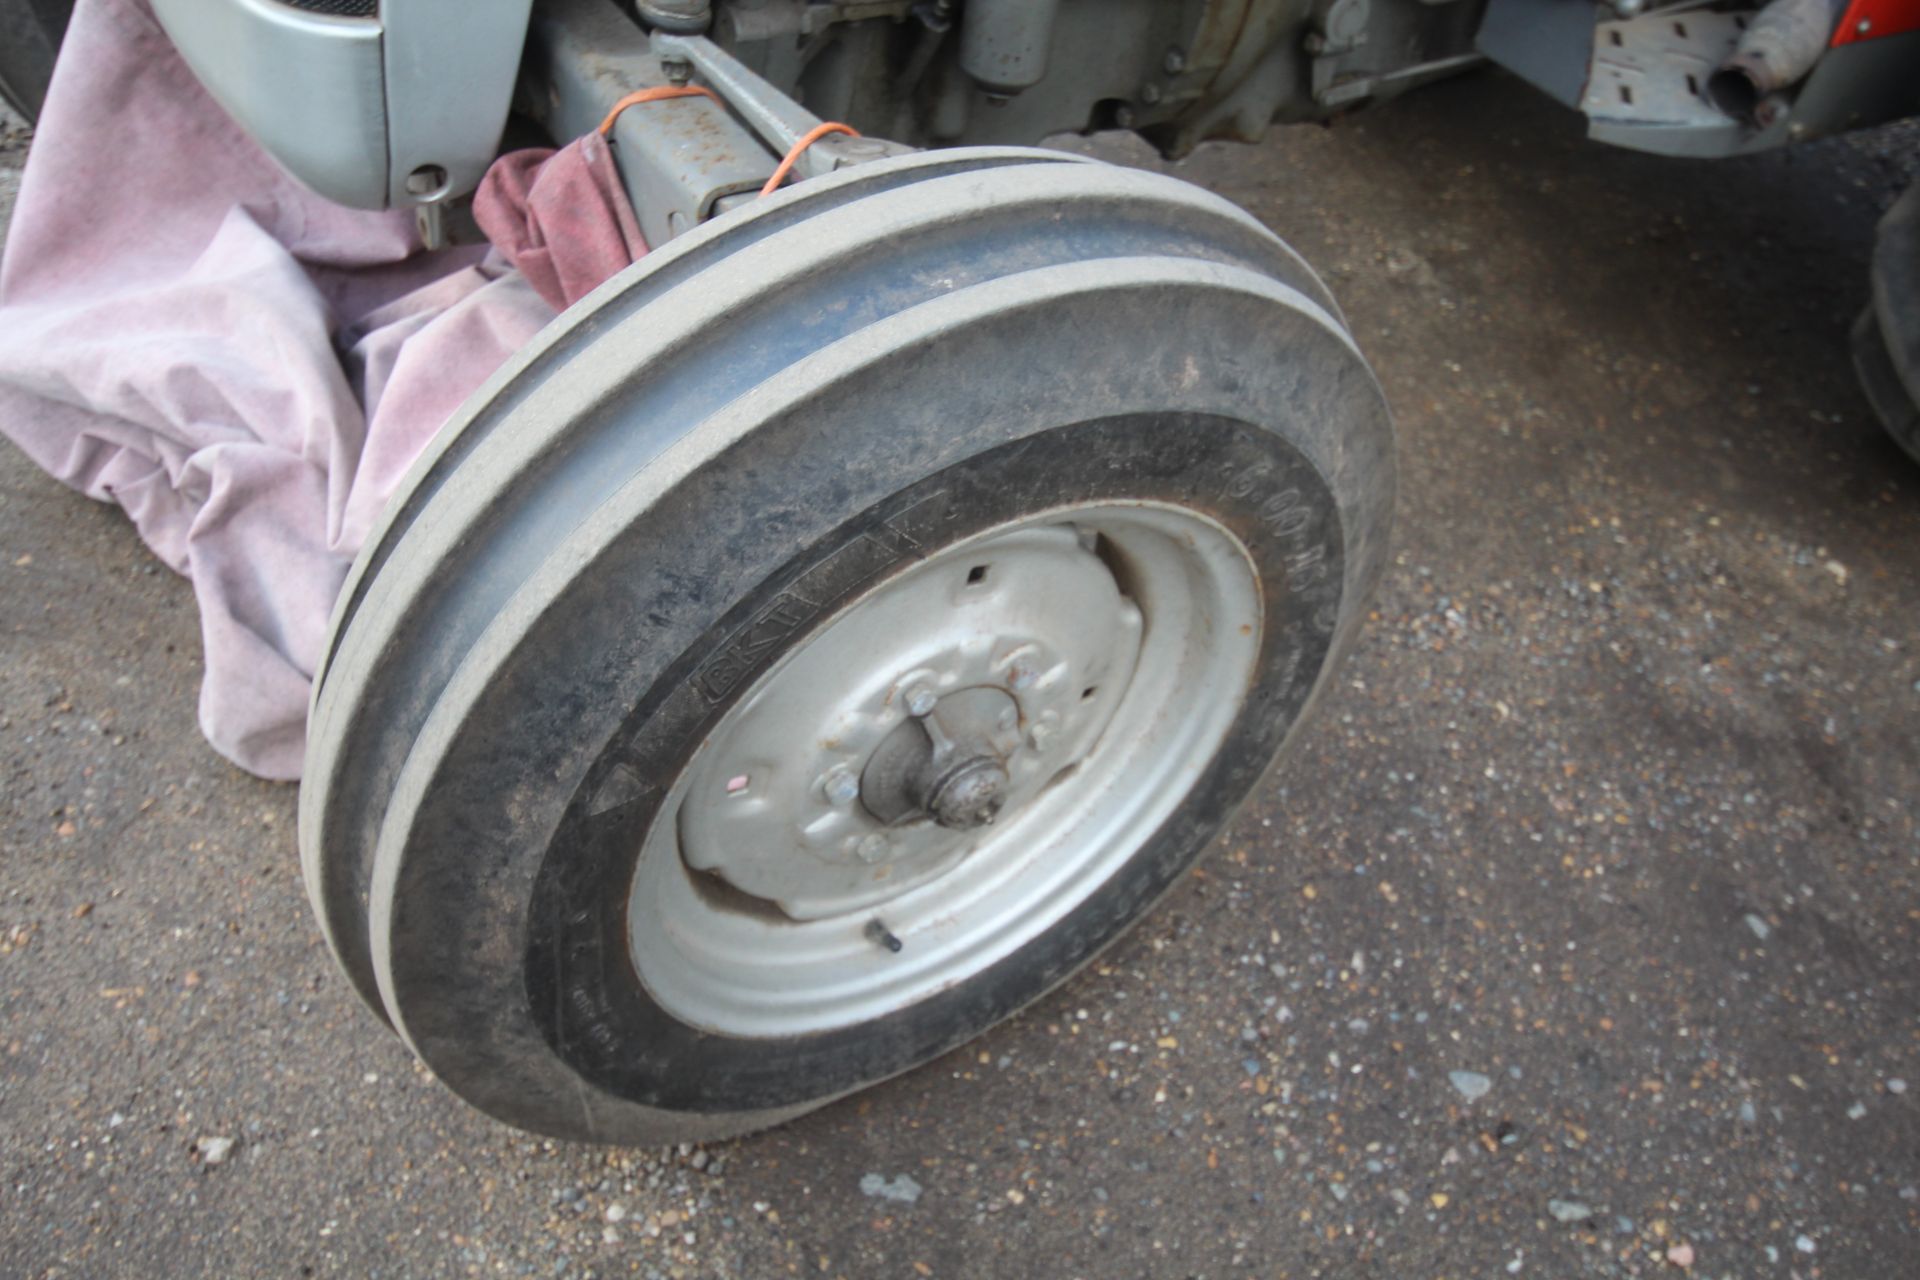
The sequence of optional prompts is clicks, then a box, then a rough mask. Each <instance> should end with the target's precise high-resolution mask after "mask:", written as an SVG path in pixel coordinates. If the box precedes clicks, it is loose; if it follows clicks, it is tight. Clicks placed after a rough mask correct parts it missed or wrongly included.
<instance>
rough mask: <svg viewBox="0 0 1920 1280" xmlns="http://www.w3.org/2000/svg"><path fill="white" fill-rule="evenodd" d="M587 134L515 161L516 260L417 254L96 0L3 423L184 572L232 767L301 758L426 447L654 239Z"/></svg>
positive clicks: (35, 235) (17, 331)
mask: <svg viewBox="0 0 1920 1280" xmlns="http://www.w3.org/2000/svg"><path fill="white" fill-rule="evenodd" d="M591 142H592V143H598V144H599V145H598V146H597V147H593V146H590V145H589V146H583V145H581V144H579V143H576V144H575V145H574V147H572V148H568V149H566V150H564V151H563V152H562V153H561V155H562V156H563V157H564V156H568V155H569V154H570V153H571V158H569V159H565V160H564V161H561V162H558V163H556V164H555V165H554V167H552V168H549V169H542V168H541V167H540V164H539V162H540V160H542V159H545V157H544V156H536V157H533V158H530V159H529V158H524V157H522V158H517V159H516V158H515V157H507V158H505V159H504V160H503V161H502V163H503V164H507V163H508V162H512V163H511V167H510V168H509V170H508V171H507V172H506V173H504V174H502V175H501V176H500V177H499V178H498V179H497V180H496V179H492V178H490V179H489V182H490V185H491V186H492V187H493V188H494V190H493V193H492V195H491V196H490V197H489V199H490V200H491V201H492V208H491V212H490V215H489V217H490V221H491V222H492V223H493V224H494V229H495V231H496V232H497V233H500V234H502V235H503V236H504V237H505V240H506V243H505V246H504V247H505V249H506V252H505V253H502V252H492V251H488V250H486V249H485V248H479V249H471V248H470V249H455V250H447V251H443V252H439V253H431V254H429V253H424V252H422V251H420V249H419V246H418V243H417V240H416V238H415V234H414V230H413V221H412V218H411V216H410V215H409V214H407V213H366V212H359V211H356V210H351V209H345V208H341V207H339V206H337V205H333V204H330V203H328V202H327V201H325V200H323V199H321V198H320V197H319V196H316V195H314V194H313V193H312V192H309V191H307V190H306V189H305V188H303V187H301V186H300V185H299V184H298V183H296V182H295V181H294V180H293V179H291V178H290V177H288V176H287V175H286V174H285V173H284V172H283V171H282V170H281V169H280V168H279V167H278V165H276V164H275V163H274V162H273V161H272V160H271V159H270V158H269V157H268V156H266V155H265V154H264V153H263V152H262V151H261V150H260V149H259V147H257V146H256V145H255V144H254V143H253V142H252V141H251V140H250V139H249V138H248V137H247V136H246V134H245V133H244V132H243V131H242V130H241V129H240V128H239V126H238V125H236V124H235V123H234V122H233V121H232V120H231V119H230V118H229V117H228V116H227V115H226V114H225V113H224V112H223V111H222V110H221V109H220V107H219V106H218V105H217V104H215V103H214V102H213V100H212V99H211V98H209V97H208V96H207V94H206V92H205V91H204V90H203V89H202V88H201V87H200V85H199V82H198V81H197V80H195V79H194V77H193V74H192V73H191V72H190V71H189V70H188V69H187V67H186V65H185V64H184V63H183V62H182V61H181V60H180V58H179V56H178V55H177V54H176V53H175V51H174V49H173V46H172V44H171V43H170V42H169V41H168V39H167V37H166V35H165V33H164V32H163V31H162V30H161V29H160V28H159V26H158V24H157V23H156V22H155V21H154V19H153V17H152V15H151V13H150V12H149V11H148V10H147V8H146V6H145V4H144V3H142V2H141V0H80V3H79V5H78V7H77V9H76V11H75V13H74V18H73V25H72V27H71V29H70V30H69V32H68V35H67V40H66V44H65V46H64V48H63V50H62V53H61V57H60V62H59V66H58V68H57V69H56V71H55V73H54V80H53V87H52V91H51V94H50V96H49V98H48V101H47V104H46V109H45V112H44V113H43V115H42V118H41V120H40V123H39V127H38V129H37V131H36V136H35V141H34V145H33V149H32V152H31V154H30V156H29V158H28V162H27V166H26V172H25V174H24V176H23V179H22V184H21V190H20V198H19V203H18V206H17V208H16V210H15V212H14V216H13V223H12V228H11V232H10V234H9V236H8V240H7V245H6V251H5V255H4V258H3V259H0V432H4V433H5V434H6V435H7V436H8V437H10V438H11V439H12V440H13V441H14V443H15V444H16V445H18V446H19V447H20V448H21V449H22V450H24V451H25V452H26V453H27V455H28V456H29V457H31V458H32V459H33V460H34V461H35V462H37V463H38V464H39V465H40V466H42V467H44V468H45V469H46V470H48V471H49V472H51V473H52V474H53V475H55V476H56V477H58V478H59V479H60V480H62V481H64V482H65V483H67V484H69V485H72V486H73V487H74V488H76V489H78V490H80V491H81V492H83V493H85V494H87V495H88V496H90V497H93V498H97V499H100V500H102V501H108V502H117V503H119V504H120V506H121V507H123V508H124V509H125V510H126V512H127V514H128V515H129V516H130V517H131V518H132V520H133V522H134V524H135V525H136V527H137V528H138V529H139V531H140V535H141V537H142V538H144V539H145V540H146V542H147V545H148V546H149V547H151V548H152V549H153V551H154V553H155V554H156V555H158V556H159V557H160V558H161V559H162V560H164V561H166V563H167V564H168V565H169V566H171V567H172V568H173V569H175V570H176V571H178V572H180V573H183V574H186V575H187V576H188V577H189V578H191V579H192V582H193V589H194V594H195V596H196V597H197V599H198V603H199V606H200V618H201V632H202V637H203V640H204V644H205V658H206V672H205V677H204V680H203V682H202V686H201V692H200V706H199V714H200V726H201V729H202V731H203V732H204V733H205V734H206V737H207V739H208V741H209V742H211V743H212V744H213V746H214V747H215V749H217V750H218V751H219V752H220V753H221V754H222V755H224V756H226V757H227V758H228V759H230V760H232V761H233V762H234V763H236V764H238V765H239V766H240V767H242V768H244V769H247V770H249V771H251V772H253V773H256V774H260V775H262V776H264V777H268V778H295V777H298V776H299V773H300V764H301V757H302V754H303V750H304V746H305V728H306V711H307V694H308V685H309V677H310V674H311V673H312V671H313V669H314V665H315V661H316V659H317V658H318V655H319V650H320V646H321V643H322V641H323V638H324V635H325V631H326V624H327V618H328V614H329V611H330V610H331V608H332V604H333V599H334V595H335V593H336V592H337V591H338V589H339V586H340V583H341V580H342V578H343V577H344V575H345V572H346V569H347V566H348V564H349V563H350V561H351V560H352V557H353V555H354V553H355V552H356V551H357V550H358V549H359V547H360V545H361V543H362V541H363V540H364V539H365V538H366V537H367V534H368V532H369V530H370V529H371V527H372V525H373V524H374V522H375V520H376V519H377V518H378V516H379V513H380V510H381V508H382V506H383V504H384V503H385V502H386V500H387V498H388V496H389V495H390V494H391V493H392V492H393V490H394V488H395V487H396V485H397V484H398V483H399V481H400V479H401V478H402V476H403V475H404V474H405V473H406V471H407V469H408V467H409V466H410V465H411V464H412V463H413V460H414V459H415V457H417V456H418V454H419V452H420V450H421V449H422V447H424V446H425V444H426V443H427V441H428V440H429V439H431V438H432V436H433V435H434V434H435V432H436V431H438V430H439V428H440V427H441V425H442V424H443V423H444V422H445V421H446V420H447V417H448V415H449V414H451V413H452V412H453V411H454V409H455V408H456V407H458V405H459V404H460V402H461V401H462V400H463V399H464V398H465V397H466V396H467V394H468V393H469V392H470V391H472V390H473V389H474V388H475V387H476V386H478V385H479V384H480V383H481V382H482V381H483V380H484V379H485V378H486V377H487V375H488V374H489V373H491V372H492V371H493V370H494V369H495V368H496V367H497V366H498V365H499V364H500V363H501V362H502V361H503V360H504V359H506V357H507V356H508V355H509V354H511V353H512V352H513V351H514V350H515V349H516V348H518V347H519V346H521V345H522V344H523V343H525V342H526V341H527V340H528V339H530V338H531V337H532V336H533V335H534V333H535V332H536V331H537V330H539V328H540V327H541V326H542V325H544V324H545V323H546V322H547V321H548V320H550V319H551V318H552V317H553V314H554V309H555V307H557V306H559V305H563V304H564V303H565V302H568V301H571V300H573V299H574V298H577V297H578V296H580V295H581V294H583V293H585V292H587V291H588V290H589V289H591V288H592V287H593V286H594V285H596V284H598V283H599V282H600V281H601V280H602V279H604V278H605V277H606V276H607V275H610V274H612V272H613V271H614V270H617V269H618V268H619V267H620V266H624V265H626V263H627V262H628V261H631V259H632V258H633V257H636V256H638V255H639V254H640V253H643V252H645V246H644V244H643V243H641V241H640V238H639V231H638V228H637V225H636V223H635V221H634V217H633V213H632V210H631V209H630V208H627V206H626V204H625V197H624V194H622V192H621V189H620V187H619V185H618V181H617V175H616V176H615V177H614V178H613V180H612V182H611V184H610V185H609V181H608V175H610V174H612V172H613V166H612V163H611V156H610V155H609V154H608V153H607V150H606V147H605V145H604V143H600V140H599V139H598V138H597V137H596V138H594V139H592V140H591ZM616 198H617V200H616ZM516 226H517V227H518V228H519V230H518V232H517V234H516V233H515V231H514V229H515V227H516ZM570 244H571V245H578V246H581V252H580V254H579V255H574V256H569V251H568V248H567V246H568V245H570ZM514 256H517V257H518V258H519V259H520V260H521V262H522V263H523V264H524V265H525V267H526V269H527V273H528V274H526V275H523V274H522V273H520V272H517V271H514V270H513V269H512V268H511V266H510V261H511V259H512V257H514ZM530 278H531V280H532V283H530ZM543 298H544V300H543Z"/></svg>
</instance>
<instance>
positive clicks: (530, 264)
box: [473, 133, 647, 311]
mask: <svg viewBox="0 0 1920 1280" xmlns="http://www.w3.org/2000/svg"><path fill="white" fill-rule="evenodd" d="M473 216H474V218H475V220H476V221H478V222H479V224H480V229H481V230H482V231H484V232H486V233H487V239H489V240H491V241H493V244H494V247H495V248H496V249H498V250H500V252H501V253H503V254H505V255H506V257H507V259H508V260H509V261H511V262H512V263H513V265H514V266H516V267H518V268H519V269H520V274H521V275H523V276H525V277H526V278H527V283H529V284H531V285H532V286H533V287H534V290H535V291H536V292H537V293H539V295H540V296H541V297H542V298H543V299H545V300H546V302H547V304H548V305H549V306H551V307H552V308H553V309H554V310H556V311H560V310H564V309H566V308H567V307H568V306H570V305H572V304H573V303H575V302H578V301H579V300H580V299H582V298H584V297H586V296H587V295H588V294H589V293H592V292H593V291H594V290H595V289H596V288H598V287H599V286H600V285H601V284H602V283H603V282H604V281H605V280H607V279H608V278H609V277H610V276H612V275H614V274H615V273H617V272H619V271H620V270H622V269H623V268H625V267H627V266H629V265H631V264H632V263H634V262H636V261H638V260H639V259H640V258H642V257H644V256H645V255H646V252H647V242H646V240H645V238H644V237H642V236H641V234H640V222H639V219H637V218H635V217H634V215H633V206H632V205H631V204H630V203H628V201H627V192H626V188H625V187H624V186H622V185H621V182H620V171H619V169H618V167H616V166H615V164H614V160H613V152H612V151H611V150H610V149H609V148H608V146H607V140H606V139H605V138H603V137H601V136H600V135H599V134H597V133H590V134H588V135H587V136H586V137H584V138H577V139H575V140H574V141H572V142H570V143H568V144H567V145H566V146H564V147H562V148H560V149H559V150H558V151H552V150H548V149H545V148H530V149H528V150H525V151H510V152H508V153H507V154H506V155H503V156H501V157H500V158H499V159H498V160H495V161H494V162H493V166H492V167H491V168H489V169H488V170H487V174H486V176H485V177H484V178H482V179H481V180H480V187H479V190H477V191H475V192H474V194H473Z"/></svg>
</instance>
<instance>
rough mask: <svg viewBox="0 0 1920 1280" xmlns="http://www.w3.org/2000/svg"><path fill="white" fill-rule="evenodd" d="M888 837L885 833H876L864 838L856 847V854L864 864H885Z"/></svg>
mask: <svg viewBox="0 0 1920 1280" xmlns="http://www.w3.org/2000/svg"><path fill="white" fill-rule="evenodd" d="M887 844H888V842H887V837H886V834H885V833H884V832H880V831H875V832H872V833H871V834H869V835H867V836H866V837H864V838H863V839H862V840H861V841H860V843H859V844H857V845H855V846H854V850H853V851H854V853H856V854H857V855H859V858H860V861H862V862H884V861H886V857H887Z"/></svg>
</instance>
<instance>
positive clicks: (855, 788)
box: [820, 769, 860, 805]
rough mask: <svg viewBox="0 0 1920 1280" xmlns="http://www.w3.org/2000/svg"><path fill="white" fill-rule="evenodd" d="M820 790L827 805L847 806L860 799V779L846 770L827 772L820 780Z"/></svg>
mask: <svg viewBox="0 0 1920 1280" xmlns="http://www.w3.org/2000/svg"><path fill="white" fill-rule="evenodd" d="M820 790H821V791H822V792H824V793H825V794H826V797H827V800H828V802H829V803H832V804H837V805H849V804H852V803H853V802H854V801H855V800H858V799H859V798H860V779H858V778H856V777H854V776H853V774H852V772H851V771H850V770H847V769H832V770H829V771H828V773H827V776H826V777H824V778H822V779H821V780H820Z"/></svg>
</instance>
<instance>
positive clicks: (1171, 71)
mask: <svg viewBox="0 0 1920 1280" xmlns="http://www.w3.org/2000/svg"><path fill="white" fill-rule="evenodd" d="M1160 65H1161V66H1163V67H1165V68H1166V69H1167V74H1168V75H1170V76H1177V75H1179V74H1180V73H1181V72H1182V71H1185V70H1186V69H1187V55H1186V54H1185V53H1183V52H1182V51H1181V50H1180V47H1179V46H1178V45H1176V46H1174V47H1173V48H1171V49H1169V50H1167V56H1166V60H1165V61H1164V62H1162V63H1161V64H1160Z"/></svg>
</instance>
